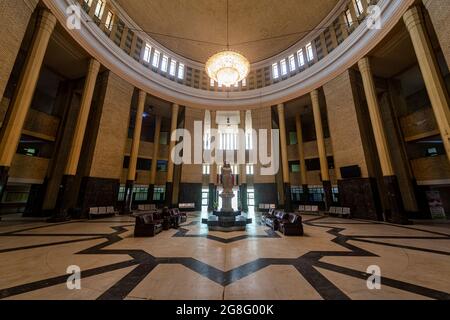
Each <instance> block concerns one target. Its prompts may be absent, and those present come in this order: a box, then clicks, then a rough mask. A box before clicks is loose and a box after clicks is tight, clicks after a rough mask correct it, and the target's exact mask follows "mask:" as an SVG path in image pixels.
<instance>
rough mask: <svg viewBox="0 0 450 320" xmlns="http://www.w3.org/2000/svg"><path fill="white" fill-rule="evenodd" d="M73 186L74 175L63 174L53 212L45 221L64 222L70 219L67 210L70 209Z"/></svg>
mask: <svg viewBox="0 0 450 320" xmlns="http://www.w3.org/2000/svg"><path fill="white" fill-rule="evenodd" d="M74 187H75V176H72V175H64V176H63V178H62V181H61V185H60V186H59V191H58V198H57V200H56V207H55V211H54V214H53V216H52V217H51V218H49V219H47V222H51V223H55V222H65V221H69V220H70V219H71V217H70V213H69V210H70V209H71V202H72V199H73V197H74V195H73V193H74Z"/></svg>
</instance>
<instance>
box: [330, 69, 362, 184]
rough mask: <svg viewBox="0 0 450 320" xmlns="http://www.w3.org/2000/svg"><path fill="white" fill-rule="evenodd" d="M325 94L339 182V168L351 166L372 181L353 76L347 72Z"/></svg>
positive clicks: (335, 80) (333, 82)
mask: <svg viewBox="0 0 450 320" xmlns="http://www.w3.org/2000/svg"><path fill="white" fill-rule="evenodd" d="M323 90H324V93H325V99H326V102H327V111H328V124H329V128H330V135H331V142H332V147H333V155H334V163H335V166H336V168H337V170H336V171H337V175H338V178H339V179H340V170H339V168H341V167H346V166H351V165H359V166H360V167H361V172H362V176H363V177H369V170H368V166H367V162H366V156H365V150H364V146H363V141H362V137H361V134H362V133H361V130H360V125H359V121H358V115H357V113H358V110H357V108H358V104H357V101H356V98H355V93H354V88H353V85H352V79H351V75H350V72H349V71H346V72H344V73H343V74H341V75H340V76H338V77H337V78H335V79H334V80H332V81H330V82H328V83H327V84H325V85H324V87H323Z"/></svg>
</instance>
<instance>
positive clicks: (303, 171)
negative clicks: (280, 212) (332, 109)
mask: <svg viewBox="0 0 450 320" xmlns="http://www.w3.org/2000/svg"><path fill="white" fill-rule="evenodd" d="M295 129H296V131H297V148H298V159H299V161H300V183H301V185H302V188H303V199H302V202H303V203H307V202H308V199H309V192H308V178H307V173H306V162H305V150H304V146H303V131H302V119H301V115H300V114H297V115H296V116H295Z"/></svg>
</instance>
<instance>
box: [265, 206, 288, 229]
mask: <svg viewBox="0 0 450 320" xmlns="http://www.w3.org/2000/svg"><path fill="white" fill-rule="evenodd" d="M286 216H287V213H285V212H283V211H281V210H270V211H269V212H268V213H267V214H265V215H263V216H262V219H261V221H262V222H263V223H264V224H265V225H267V226H268V227H271V228H272V229H273V230H278V226H279V223H280V221H282V220H284V219H285V218H286Z"/></svg>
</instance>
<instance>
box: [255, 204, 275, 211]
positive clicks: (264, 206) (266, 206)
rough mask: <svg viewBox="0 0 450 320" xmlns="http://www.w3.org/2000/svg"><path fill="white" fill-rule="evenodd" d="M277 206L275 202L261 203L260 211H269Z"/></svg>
mask: <svg viewBox="0 0 450 320" xmlns="http://www.w3.org/2000/svg"><path fill="white" fill-rule="evenodd" d="M275 208H276V206H275V204H273V203H260V204H259V211H260V212H262V211H269V210H271V209H275Z"/></svg>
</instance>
